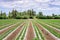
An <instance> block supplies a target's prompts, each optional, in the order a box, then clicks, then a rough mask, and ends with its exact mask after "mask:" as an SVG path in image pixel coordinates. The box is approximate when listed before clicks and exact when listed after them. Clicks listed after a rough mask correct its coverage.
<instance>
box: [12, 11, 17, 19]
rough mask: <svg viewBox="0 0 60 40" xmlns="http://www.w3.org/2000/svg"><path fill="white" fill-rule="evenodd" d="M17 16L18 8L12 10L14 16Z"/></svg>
mask: <svg viewBox="0 0 60 40" xmlns="http://www.w3.org/2000/svg"><path fill="white" fill-rule="evenodd" d="M16 16H17V10H12V17H13V18H16Z"/></svg>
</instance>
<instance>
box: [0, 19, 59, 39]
mask: <svg viewBox="0 0 60 40" xmlns="http://www.w3.org/2000/svg"><path fill="white" fill-rule="evenodd" d="M0 40H60V19H0Z"/></svg>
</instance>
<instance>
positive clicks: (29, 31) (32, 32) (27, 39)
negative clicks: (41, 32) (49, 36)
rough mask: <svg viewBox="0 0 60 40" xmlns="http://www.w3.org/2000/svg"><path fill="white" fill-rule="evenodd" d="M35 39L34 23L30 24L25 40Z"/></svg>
mask: <svg viewBox="0 0 60 40" xmlns="http://www.w3.org/2000/svg"><path fill="white" fill-rule="evenodd" d="M34 37H35V35H34V31H33V27H32V23H31V22H30V23H29V27H28V31H27V35H26V39H25V40H33V38H34Z"/></svg>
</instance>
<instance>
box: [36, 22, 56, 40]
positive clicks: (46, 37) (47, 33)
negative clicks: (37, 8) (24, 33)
mask: <svg viewBox="0 0 60 40" xmlns="http://www.w3.org/2000/svg"><path fill="white" fill-rule="evenodd" d="M35 24H36V26H37V27H38V28H39V29H40V30H41V31H42V33H43V35H44V37H45V39H46V40H57V39H56V38H54V37H53V36H52V35H51V34H50V33H49V32H47V31H46V30H45V29H44V28H43V27H41V25H39V24H38V23H35Z"/></svg>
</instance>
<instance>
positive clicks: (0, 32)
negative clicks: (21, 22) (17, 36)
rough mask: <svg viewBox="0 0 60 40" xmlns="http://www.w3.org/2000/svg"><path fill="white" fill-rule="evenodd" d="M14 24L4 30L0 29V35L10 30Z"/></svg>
mask: <svg viewBox="0 0 60 40" xmlns="http://www.w3.org/2000/svg"><path fill="white" fill-rule="evenodd" d="M14 26H15V25H13V26H11V27H9V28H7V29H5V30H2V31H0V35H1V34H2V33H4V32H6V31H8V30H10V29H11V28H13V27H14Z"/></svg>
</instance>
